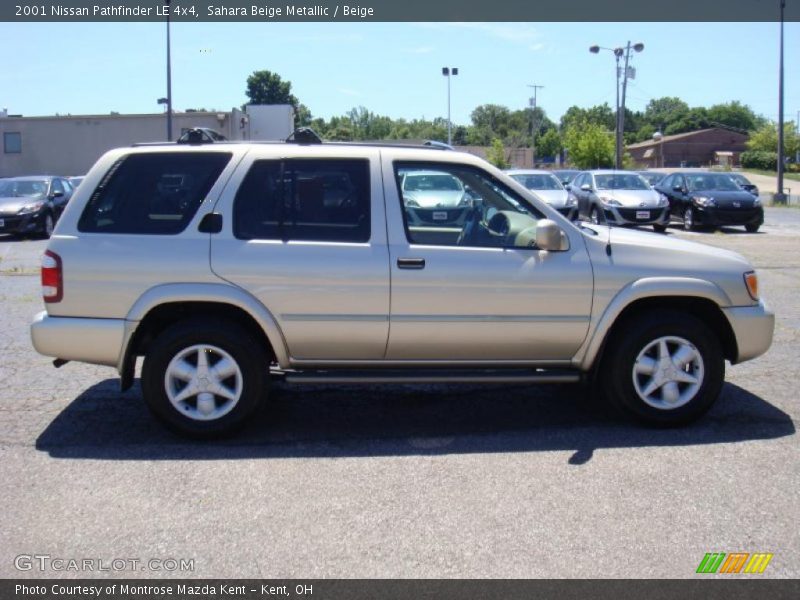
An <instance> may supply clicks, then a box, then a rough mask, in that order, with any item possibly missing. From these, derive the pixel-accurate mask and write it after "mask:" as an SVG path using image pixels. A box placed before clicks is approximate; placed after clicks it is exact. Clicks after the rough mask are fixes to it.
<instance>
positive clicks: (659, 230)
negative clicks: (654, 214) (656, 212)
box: [653, 223, 667, 233]
mask: <svg viewBox="0 0 800 600" xmlns="http://www.w3.org/2000/svg"><path fill="white" fill-rule="evenodd" d="M653 231H655V232H656V233H664V232H665V231H667V226H666V225H659V224H658V223H653Z"/></svg>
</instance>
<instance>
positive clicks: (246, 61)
mask: <svg viewBox="0 0 800 600" xmlns="http://www.w3.org/2000/svg"><path fill="white" fill-rule="evenodd" d="M785 31H786V33H785V36H786V50H785V52H786V54H785V56H786V58H785V60H786V64H785V68H786V95H785V114H786V118H787V119H795V115H796V113H797V111H798V110H800V77H798V75H800V23H788V24H787V25H786V30H785ZM164 32H165V26H164V25H163V24H160V23H70V24H55V23H21V24H20V23H14V24H12V23H2V24H0V56H3V57H5V59H4V61H3V62H4V67H3V69H2V72H3V75H2V85H0V107H8V109H9V112H10V113H12V114H20V113H21V114H24V115H28V116H32V115H48V114H55V113H60V114H66V113H71V114H104V113H106V114H107V113H108V112H110V111H118V112H124V113H146V112H158V111H159V110H160V107H159V106H157V104H156V99H157V98H159V97H160V96H164V95H165V92H166V84H165V68H164V48H165V35H164ZM627 40H631V41H632V42H643V43H644V44H645V49H644V51H643V52H642V53H641V54H636V55H635V56H634V60H633V66H634V67H636V71H637V73H636V79H635V80H634V81H632V82H631V83H630V87H629V91H628V103H627V105H628V107H629V108H631V109H633V110H640V109H643V108H644V107H645V106H646V104H647V102H648V101H649V100H650V99H651V98H658V97H661V96H679V97H681V98H682V99H684V100H685V101H686V102H688V103H689V104H690V105H691V106H709V105H711V104H714V103H718V102H726V101H730V100H740V101H742V102H744V103H745V104H749V105H750V106H751V107H752V108H753V109H754V110H755V111H756V112H757V113H759V114H763V115H764V116H766V117H767V118H770V119H777V112H778V92H777V66H778V25H777V24H775V23H352V24H350V23H173V25H172V50H173V98H174V106H175V108H176V109H180V110H182V109H185V108H193V107H205V108H215V109H219V110H223V109H225V110H227V109H230V108H231V107H232V106H236V105H240V104H242V103H243V102H244V101H245V99H246V98H245V94H244V90H245V80H246V79H247V76H248V75H249V74H250V73H252V72H253V71H254V70H258V69H269V70H271V71H275V72H277V73H278V74H280V75H281V77H283V78H284V79H288V80H289V81H291V82H292V86H293V91H294V93H295V95H296V96H297V97H298V98H299V99H300V101H301V102H303V103H305V104H306V105H307V106H309V108H310V109H311V111H312V113H313V114H314V115H315V116H323V117H326V118H327V117H330V116H332V115H337V114H343V113H344V112H346V111H348V110H349V109H350V108H352V107H353V106H359V105H363V106H366V107H367V108H369V109H370V110H372V111H373V112H377V113H380V114H386V115H389V116H391V117H394V118H399V117H405V118H408V119H411V118H418V117H426V118H433V117H436V116H445V115H446V110H447V104H446V102H447V100H446V99H447V96H446V94H447V91H446V90H447V88H446V81H445V78H444V77H442V75H441V67H443V66H452V67H458V68H459V69H460V74H459V76H458V77H455V78H453V80H452V111H453V112H452V114H453V121H454V122H455V123H468V122H469V114H470V112H471V110H472V109H473V108H474V107H476V106H478V105H480V104H485V103H496V104H502V105H505V106H508V107H511V108H521V107H524V106H526V105H527V103H528V98H529V96H530V95H531V90H530V89H529V88H527V87H526V85H527V84H530V83H536V84H539V85H543V86H544V89H542V90H539V92H538V102H539V106H541V107H542V108H544V109H545V111H546V112H547V114H548V115H549V116H550V118H552V119H554V120H557V119H558V118H559V117H560V116H561V114H562V113H563V112H564V111H565V110H566V109H567V108H568V107H569V106H571V105H573V104H577V105H578V106H582V107H587V106H591V105H594V104H600V103H603V102H608V103H609V105H611V106H613V104H614V60H613V56H612V55H611V53H608V52H604V53H601V54H599V55H594V54H590V53H589V51H588V48H589V46H591V45H592V44H599V45H601V46H607V47H613V46H618V45H621V44H624V43H625V42H626V41H627Z"/></svg>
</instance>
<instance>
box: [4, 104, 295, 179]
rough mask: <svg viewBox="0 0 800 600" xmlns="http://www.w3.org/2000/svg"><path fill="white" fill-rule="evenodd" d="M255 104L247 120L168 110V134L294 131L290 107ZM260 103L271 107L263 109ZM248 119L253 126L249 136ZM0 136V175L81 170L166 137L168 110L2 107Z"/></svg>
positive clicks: (235, 112) (234, 136) (277, 135)
mask: <svg viewBox="0 0 800 600" xmlns="http://www.w3.org/2000/svg"><path fill="white" fill-rule="evenodd" d="M257 108H258V109H259V110H258V111H256V112H254V114H253V115H252V117H253V118H252V119H251V116H250V115H248V114H247V113H245V112H243V111H241V110H239V109H237V108H234V109H231V110H230V111H229V112H224V111H213V112H212V111H208V112H200V111H195V112H180V113H175V112H173V115H172V132H173V137H174V138H175V139H177V138H178V137H179V136H180V135H181V133H182V132H184V131H186V130H187V129H191V128H193V127H207V128H209V129H213V130H215V131H217V132H219V133H221V134H222V135H224V136H225V137H226V138H228V139H229V140H250V139H252V140H259V141H260V140H280V139H286V137H287V136H288V135H289V134H290V133H291V132H292V130H293V120H294V113H293V111H292V107H291V106H288V105H279V106H269V107H257ZM265 108H266V109H270V110H268V111H264V110H262V109H265ZM287 114H288V115H289V117H288V118H287ZM251 121H254V122H255V123H256V124H257V125H258V126H257V130H256V131H252V136H251V130H252V126H251ZM0 137H2V144H3V147H2V153H0V177H13V176H17V175H43V174H48V175H67V176H69V175H82V174H84V173H86V171H88V170H89V168H90V167H91V166H92V165H93V164H94V163H95V161H96V160H97V159H98V158H99V157H100V156H101V155H102V154H103V153H104V152H106V151H108V150H110V149H112V148H119V147H122V146H130V145H132V144H137V143H142V142H161V141H164V140H166V139H167V115H166V113H157V114H143V115H119V114H112V115H67V116H54V117H21V116H9V115H8V111H7V110H6V109H3V110H2V111H0Z"/></svg>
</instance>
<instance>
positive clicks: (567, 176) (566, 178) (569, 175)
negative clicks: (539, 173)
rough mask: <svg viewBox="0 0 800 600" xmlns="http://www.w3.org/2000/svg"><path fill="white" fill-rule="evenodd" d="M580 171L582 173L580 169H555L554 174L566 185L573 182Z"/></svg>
mask: <svg viewBox="0 0 800 600" xmlns="http://www.w3.org/2000/svg"><path fill="white" fill-rule="evenodd" d="M578 173H580V171H579V170H578V169H555V170H554V171H553V175H555V176H556V177H558V180H559V181H560V182H561V183H563V184H564V185H567V184H569V183H572V180H573V179H575V176H576V175H577V174H578Z"/></svg>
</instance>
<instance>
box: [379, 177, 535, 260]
mask: <svg viewBox="0 0 800 600" xmlns="http://www.w3.org/2000/svg"><path fill="white" fill-rule="evenodd" d="M395 177H396V179H397V189H398V191H399V192H400V199H401V202H402V203H403V213H404V218H405V226H406V236H407V238H408V241H409V242H411V243H412V244H428V245H437V246H479V247H496V248H507V247H517V248H530V247H532V246H533V245H534V244H533V242H534V240H535V239H536V223H537V221H538V220H539V219H540V218H542V215H541V214H540V213H538V211H536V209H535V208H533V207H532V206H531V205H530V204H528V203H527V202H526V201H525V200H524V199H523V198H521V197H520V196H517V195H516V194H515V193H514V192H512V191H511V190H510V189H509V188H507V187H505V185H503V184H502V183H500V182H499V181H497V180H496V179H494V178H493V177H492V176H491V175H489V174H488V173H485V172H484V171H482V170H480V169H478V168H475V167H471V166H467V165H457V164H447V163H441V164H428V163H425V164H421V163H395ZM419 180H425V181H427V182H439V183H441V185H425V186H417V185H415V184H414V183H411V182H417V181H419ZM409 184H410V185H409Z"/></svg>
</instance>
